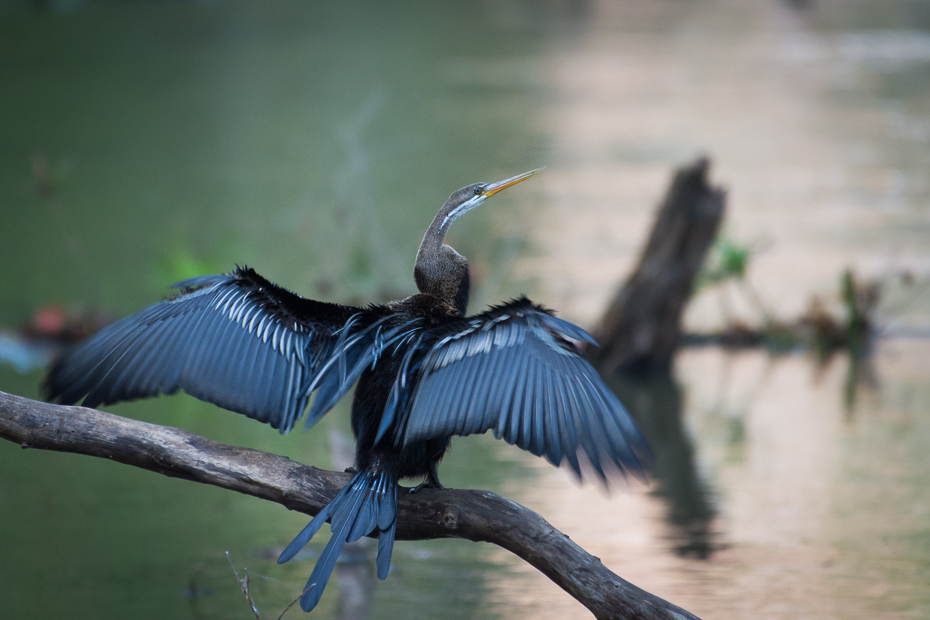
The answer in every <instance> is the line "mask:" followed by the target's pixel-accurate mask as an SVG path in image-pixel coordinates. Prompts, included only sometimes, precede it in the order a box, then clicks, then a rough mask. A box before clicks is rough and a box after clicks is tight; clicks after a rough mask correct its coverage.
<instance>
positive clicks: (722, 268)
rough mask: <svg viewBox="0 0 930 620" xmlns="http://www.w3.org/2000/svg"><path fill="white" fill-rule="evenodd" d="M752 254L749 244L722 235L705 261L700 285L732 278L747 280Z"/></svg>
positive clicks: (712, 283) (710, 284) (708, 284)
mask: <svg viewBox="0 0 930 620" xmlns="http://www.w3.org/2000/svg"><path fill="white" fill-rule="evenodd" d="M751 256H752V250H751V249H750V247H749V246H748V245H743V244H740V243H737V242H736V241H734V240H733V239H732V238H730V237H727V236H725V235H721V236H720V237H718V238H717V241H715V242H714V245H713V246H712V247H711V250H710V254H709V255H708V256H707V259H706V260H705V262H704V269H703V270H702V271H701V275H700V279H699V281H698V286H699V287H701V286H712V285H714V284H719V283H721V282H725V281H726V280H730V279H733V280H740V281H742V280H745V278H746V271H747V270H748V269H749V259H750V257H751Z"/></svg>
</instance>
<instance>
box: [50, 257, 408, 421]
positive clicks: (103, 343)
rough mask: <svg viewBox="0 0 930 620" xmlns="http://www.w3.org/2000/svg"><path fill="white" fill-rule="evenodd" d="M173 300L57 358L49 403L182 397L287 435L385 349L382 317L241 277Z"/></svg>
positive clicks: (207, 282)
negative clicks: (312, 398) (181, 393)
mask: <svg viewBox="0 0 930 620" xmlns="http://www.w3.org/2000/svg"><path fill="white" fill-rule="evenodd" d="M175 286H176V287H177V288H179V289H181V291H182V292H181V293H180V294H179V295H177V296H176V297H174V298H172V299H168V300H166V301H163V302H161V303H157V304H155V305H153V306H150V307H148V308H146V309H145V310H141V311H139V312H137V313H136V314H133V315H131V316H129V317H126V318H125V319H122V320H120V321H118V322H116V323H114V324H112V325H110V326H109V327H107V328H105V329H103V330H101V331H100V332H98V333H97V334H95V335H94V336H92V337H91V338H89V339H87V340H85V341H84V342H81V343H80V344H78V345H77V346H75V347H74V348H72V349H70V350H69V351H67V352H65V354H64V355H63V356H62V357H61V358H59V359H58V360H57V361H56V363H55V364H54V365H53V367H52V369H51V371H50V372H49V376H48V379H47V381H46V389H47V392H48V394H49V396H50V397H51V398H52V399H55V400H58V401H59V402H62V403H66V404H71V403H75V402H77V401H78V400H80V399H81V398H82V397H84V403H83V404H84V406H87V407H96V406H98V405H100V404H110V403H114V402H118V401H125V400H132V399H136V398H143V397H147V396H155V395H157V394H159V393H166V394H171V393H174V392H176V391H177V390H178V388H182V389H183V390H184V391H185V392H187V393H189V394H191V395H192V396H195V397H197V398H199V399H201V400H205V401H207V402H211V403H214V404H216V405H219V406H220V407H223V408H225V409H230V410H232V411H236V412H239V413H243V414H245V415H247V416H249V417H251V418H255V419H257V420H260V421H262V422H267V423H268V424H270V425H271V426H273V427H274V428H278V429H280V430H281V432H282V433H283V432H287V431H289V430H290V429H291V428H292V427H293V425H294V423H295V422H296V421H297V419H299V418H300V416H301V414H302V412H303V410H304V409H305V408H306V406H307V403H308V401H309V398H310V395H311V393H312V392H313V391H316V392H317V398H316V400H315V402H314V406H313V408H312V410H311V412H310V414H309V415H308V419H307V424H308V426H309V425H310V424H312V423H313V422H315V421H316V420H317V419H319V417H320V416H322V415H323V414H324V413H325V412H326V411H328V410H329V409H330V408H331V407H332V406H333V405H334V404H335V403H336V401H338V400H339V398H340V397H341V396H342V395H343V394H345V392H346V391H347V390H348V389H349V387H351V385H352V383H353V382H354V381H355V379H356V378H358V376H359V375H360V374H361V372H362V371H363V370H364V369H365V367H367V366H368V365H370V364H371V363H372V362H373V361H374V360H375V359H377V357H378V355H379V349H380V347H383V346H385V343H389V342H390V341H391V334H390V330H389V329H387V328H385V325H384V324H385V321H384V315H385V314H386V312H384V311H382V310H381V309H379V308H378V307H372V308H369V309H365V310H363V309H359V308H352V307H347V306H339V305H336V304H328V303H323V302H317V301H312V300H308V299H304V298H302V297H299V296H298V295H295V294H293V293H291V292H289V291H287V290H285V289H283V288H281V287H279V286H277V285H275V284H273V283H271V282H269V281H268V280H265V279H264V278H262V277H261V276H259V275H258V274H256V273H255V272H254V271H252V270H251V269H246V268H242V269H237V270H236V271H234V272H233V273H231V274H228V275H216V276H203V277H199V278H193V279H190V280H185V281H183V282H179V283H178V284H176V285H175Z"/></svg>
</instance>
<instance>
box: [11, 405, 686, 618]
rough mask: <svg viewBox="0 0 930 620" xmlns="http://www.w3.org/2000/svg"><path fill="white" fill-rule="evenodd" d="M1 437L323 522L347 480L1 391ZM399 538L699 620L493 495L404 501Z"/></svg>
mask: <svg viewBox="0 0 930 620" xmlns="http://www.w3.org/2000/svg"><path fill="white" fill-rule="evenodd" d="M0 437H2V438H3V439H7V440H9V441H12V442H15V443H18V444H20V445H21V446H22V447H23V448H38V449H42V450H56V451H60V452H74V453H77V454H86V455H89V456H96V457H101V458H108V459H112V460H114V461H119V462H120V463H125V464H127V465H133V466H135V467H141V468H143V469H148V470H151V471H156V472H158V473H161V474H164V475H166V476H174V477H177V478H184V479H187V480H193V481H195V482H202V483H206V484H212V485H215V486H218V487H222V488H224V489H230V490H233V491H239V492H240V493H245V494H248V495H253V496H255V497H260V498H262V499H267V500H270V501H273V502H277V503H279V504H283V505H284V506H286V507H288V508H290V509H291V510H298V511H300V512H304V513H306V514H309V515H315V514H316V513H317V512H319V511H320V509H321V508H322V507H323V506H325V505H326V504H327V503H328V502H329V501H330V500H331V499H332V498H333V497H334V496H335V495H336V493H337V492H338V491H339V489H341V488H342V486H343V485H344V484H345V483H346V482H348V480H349V478H350V476H349V474H345V473H338V472H330V471H323V470H320V469H317V468H315V467H310V466H307V465H302V464H300V463H297V462H295V461H292V460H290V459H288V458H286V457H282V456H276V455H274V454H269V453H266V452H261V451H259V450H252V449H249V448H239V447H235V446H230V445H227V444H222V443H219V442H216V441H211V440H209V439H206V438H203V437H200V436H198V435H194V434H193V433H189V432H187V431H184V430H181V429H177V428H171V427H166V426H159V425H157V424H149V423H146V422H139V421H137V420H131V419H128V418H123V417H120V416H116V415H112V414H109V413H104V412H101V411H96V410H94V409H85V408H84V407H64V406H60V405H51V404H48V403H43V402H38V401H34V400H30V399H27V398H22V397H19V396H13V395H11V394H6V393H4V392H0ZM399 503H400V505H399V507H398V510H399V512H398V526H397V538H398V539H400V540H424V539H432V538H464V539H467V540H473V541H483V542H490V543H494V544H496V545H499V546H501V547H503V548H504V549H507V550H509V551H511V552H512V553H514V554H516V555H517V556H519V557H520V558H523V559H524V560H526V561H527V562H529V563H530V564H532V565H533V566H534V567H536V568H537V569H538V570H540V571H541V572H542V573H543V574H545V575H546V576H547V577H549V578H550V579H551V580H552V581H554V582H555V583H556V584H558V585H559V586H560V587H561V588H562V589H564V590H565V591H566V592H568V593H569V594H570V595H572V596H573V597H574V598H576V599H577V600H578V601H579V602H581V604H583V605H584V606H585V607H587V608H588V609H589V610H590V611H591V612H592V613H593V614H594V615H595V616H596V617H597V618H604V619H607V618H611V619H618V620H619V619H624V620H633V619H636V620H655V619H659V618H669V619H672V618H673V619H691V618H695V616H694V615H692V614H690V613H689V612H687V611H685V610H683V609H681V608H679V607H676V606H674V605H672V604H671V603H669V602H667V601H665V600H663V599H661V598H659V597H657V596H654V595H652V594H650V593H648V592H646V591H644V590H641V589H640V588H637V587H636V586H634V585H633V584H631V583H629V582H627V581H624V580H623V579H621V578H620V577H618V576H617V575H615V574H614V573H613V572H611V571H610V570H608V569H607V567H605V566H604V565H603V564H602V563H601V561H600V560H599V559H598V558H595V557H593V556H591V555H590V554H588V553H587V552H585V551H584V549H582V548H581V547H579V546H578V545H576V544H575V543H573V542H572V541H571V540H569V538H568V537H567V536H565V535H564V534H562V533H561V532H559V531H558V530H556V529H555V528H554V527H552V526H551V525H549V524H548V523H547V522H546V521H545V520H544V519H543V518H542V517H540V516H539V515H538V514H536V513H535V512H533V511H532V510H529V509H528V508H525V507H523V506H521V505H519V504H517V503H515V502H512V501H509V500H507V499H504V498H502V497H499V496H498V495H495V494H494V493H490V492H488V491H464V490H453V489H445V490H432V489H423V490H421V491H420V492H419V493H416V494H414V495H409V494H406V493H404V494H401V497H400V502H399Z"/></svg>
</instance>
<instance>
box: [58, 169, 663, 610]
mask: <svg viewBox="0 0 930 620" xmlns="http://www.w3.org/2000/svg"><path fill="white" fill-rule="evenodd" d="M539 170H541V168H540V169H537V170H532V171H530V172H526V173H524V174H520V175H517V176H514V177H511V178H509V179H505V180H503V181H500V182H497V183H476V184H473V185H469V186H467V187H463V188H462V189H460V190H458V191H456V192H455V193H453V194H452V195H451V196H450V197H449V199H448V200H447V201H446V203H445V204H444V205H443V206H442V208H441V209H440V210H439V213H437V214H436V217H435V218H434V219H433V222H432V224H430V226H429V228H428V229H427V231H426V234H425V235H424V236H423V242H422V243H421V245H420V249H419V251H418V252H417V256H416V263H415V265H414V270H413V275H414V279H415V281H416V286H417V289H418V290H419V292H418V293H417V294H415V295H412V296H410V297H407V298H406V299H402V300H399V301H394V302H390V303H387V304H384V305H371V306H368V307H367V308H355V307H350V306H343V305H337V304H332V303H324V302H319V301H313V300H310V299H304V298H303V297H300V296H298V295H295V294H294V293H291V292H290V291H287V290H285V289H284V288H281V287H279V286H277V285H276V284H273V283H271V282H269V281H268V280H266V279H265V278H263V277H261V276H260V275H258V274H257V273H255V271H253V270H252V269H248V268H237V269H236V270H235V271H233V272H232V273H230V274H226V275H210V276H202V277H197V278H192V279H189V280H184V281H183V282H179V283H177V284H176V285H175V287H176V288H178V289H180V293H179V294H177V295H176V296H174V297H172V298H170V299H168V300H166V301H162V302H161V303H157V304H155V305H153V306H150V307H148V308H146V309H144V310H142V311H140V312H137V313H136V314H133V315H131V316H129V317H127V318H124V319H122V320H121V321H118V322H116V323H114V324H112V325H110V326H109V327H107V328H105V329H103V330H102V331H100V332H98V333H97V334H95V335H93V336H92V337H90V338H88V339H87V340H85V341H83V342H82V343H80V344H78V345H77V346H75V347H74V348H72V349H70V350H69V351H67V352H65V353H64V354H63V355H62V356H61V357H60V358H59V359H58V360H57V361H56V362H55V363H54V364H53V366H52V368H51V370H50V372H49V375H48V377H47V380H46V390H47V393H48V395H49V397H50V398H51V399H53V400H57V401H58V402H61V403H64V404H73V403H76V402H78V401H79V400H80V399H81V398H83V399H84V400H83V404H84V406H86V407H97V406H98V405H101V404H111V403H116V402H119V401H126V400H133V399H136V398H143V397H148V396H156V395H158V394H160V393H165V394H172V393H174V392H176V391H177V390H178V389H183V390H184V391H185V392H187V393H188V394H191V395H192V396H195V397H197V398H199V399H201V400H204V401H207V402H210V403H213V404H215V405H218V406H220V407H223V408H224V409H229V410H231V411H235V412H238V413H242V414H245V415H247V416H249V417H250V418H254V419H256V420H259V421H261V422H266V423H268V424H270V425H271V426H272V427H273V428H276V429H278V430H279V431H280V432H281V433H287V432H288V431H290V430H291V429H292V428H293V427H294V424H295V423H296V422H297V421H298V420H299V419H300V417H301V415H302V414H303V412H304V410H305V409H307V407H308V405H309V404H310V399H311V396H312V395H314V393H315V397H314V398H313V403H312V405H311V406H310V407H309V412H308V413H307V417H306V421H305V425H306V426H307V427H310V426H312V425H313V424H314V423H316V422H317V420H319V419H320V418H321V417H322V416H323V414H325V413H326V412H327V411H329V410H330V409H331V408H332V407H333V406H334V405H335V404H336V402H337V401H339V399H340V398H342V397H343V396H344V395H345V393H346V392H347V391H348V390H349V389H350V388H351V387H352V385H353V384H355V383H356V382H357V383H358V385H357V387H356V390H355V397H354V400H353V402H352V429H353V431H354V433H355V436H356V439H357V443H356V455H355V468H354V469H355V473H354V475H353V477H352V479H351V481H350V482H349V483H348V484H347V485H346V486H345V487H344V488H343V489H342V490H341V491H340V492H339V494H338V495H336V497H335V498H334V499H333V500H332V501H331V502H330V503H329V504H328V505H327V506H326V507H324V508H323V509H322V510H321V511H320V513H319V514H318V515H317V516H316V517H315V518H314V519H313V520H312V521H311V522H310V524H309V525H307V527H306V528H305V529H304V530H303V531H302V532H301V533H300V534H299V535H298V536H297V537H296V538H295V539H294V541H293V542H291V544H290V545H289V546H288V547H287V548H286V549H285V550H284V552H283V553H282V554H281V556H280V558H279V560H278V562H279V563H280V562H286V561H288V560H290V559H291V558H293V557H294V556H295V555H296V554H297V552H298V551H299V550H300V549H301V548H302V547H303V546H304V545H306V544H307V542H308V541H309V540H310V539H311V538H312V537H313V536H314V534H316V532H317V531H318V530H319V529H320V528H321V527H322V526H323V524H324V523H326V522H327V521H328V522H330V523H331V525H330V528H331V530H332V536H331V538H330V539H329V542H328V543H327V544H326V547H325V549H324V550H323V553H322V555H321V556H320V558H319V559H318V560H317V563H316V566H315V567H314V569H313V572H312V574H311V575H310V579H309V581H308V582H307V586H306V589H305V590H304V593H303V595H302V596H301V599H300V603H301V607H302V608H303V609H304V610H305V611H310V610H312V609H313V608H314V607H315V606H316V604H317V603H318V602H319V600H320V596H321V595H322V593H323V588H324V587H325V586H326V582H327V580H328V579H329V576H330V574H331V573H332V571H333V567H334V566H335V564H336V559H337V558H338V557H339V554H340V552H341V550H342V547H343V545H345V544H346V543H347V542H352V541H354V540H357V539H359V538H361V537H362V536H368V535H371V536H377V538H378V555H377V569H378V577H379V578H381V579H384V578H385V577H386V576H387V574H388V569H389V566H390V560H391V551H392V548H393V545H394V534H395V530H396V526H397V519H396V515H397V493H398V481H399V480H400V479H402V478H423V477H425V479H426V480H425V482H423V483H422V484H420V485H419V486H418V487H416V488H415V489H413V490H416V489H419V488H421V487H423V486H428V487H435V488H441V485H440V483H439V478H438V473H437V467H438V465H439V461H440V460H441V459H442V457H443V454H444V453H445V452H446V450H447V449H448V447H449V442H450V439H451V437H452V436H453V435H471V434H476V433H484V432H486V431H492V432H493V433H494V436H495V437H497V438H498V439H503V440H504V441H506V442H507V443H510V444H513V445H516V446H518V447H520V448H522V449H524V450H527V451H528V452H531V453H532V454H535V455H537V456H544V457H545V458H546V459H547V460H548V461H549V462H550V463H552V464H553V465H556V466H559V465H560V464H562V463H563V461H564V462H567V463H568V465H569V466H570V467H571V468H572V469H573V470H574V471H575V473H576V474H577V475H578V476H579V477H580V476H581V475H582V470H583V469H584V470H586V471H589V472H590V471H593V472H594V474H595V475H596V476H598V477H600V478H602V479H603V480H604V481H605V482H606V480H607V477H608V475H610V473H611V471H614V472H627V471H629V472H634V473H636V472H639V471H640V470H641V465H640V458H641V457H642V456H643V454H644V453H645V452H646V450H647V448H646V446H645V442H644V440H643V438H642V436H641V435H640V433H639V431H638V430H637V429H636V426H635V425H634V423H633V421H632V420H631V419H630V417H629V415H628V414H627V412H626V411H625V410H624V408H623V406H622V405H621V404H620V402H619V401H618V400H617V398H616V396H614V394H613V393H612V392H611V391H610V390H609V389H608V388H607V387H606V386H605V385H604V383H603V382H602V381H601V379H600V377H599V376H598V374H597V372H596V371H595V370H594V369H593V368H592V367H591V366H590V365H589V364H588V363H587V362H586V361H585V360H584V359H582V357H581V347H582V346H584V344H583V343H588V344H594V341H593V339H592V338H591V336H590V335H589V334H588V333H587V332H585V331H584V330H583V329H581V328H580V327H578V326H576V325H573V324H572V323H569V322H567V321H564V320H562V319H559V318H557V317H555V316H554V315H553V313H552V312H550V311H549V310H547V309H545V308H543V307H542V306H539V305H536V304H534V303H533V302H531V301H529V300H528V299H526V298H521V299H517V300H514V301H511V302H509V303H505V304H502V305H499V306H494V307H492V308H490V309H489V310H487V311H485V312H483V313H481V314H478V315H474V316H466V314H465V312H466V307H467V305H468V295H469V273H468V263H467V261H466V260H465V258H464V257H463V256H462V255H461V254H459V253H458V252H456V251H455V250H454V249H452V248H451V247H450V246H448V245H444V240H445V237H446V233H447V232H448V230H449V227H450V226H451V225H452V223H453V222H455V221H456V220H457V219H458V218H460V217H461V216H462V215H464V214H465V213H467V212H468V211H471V210H472V209H474V208H475V207H477V206H479V205H480V204H482V203H483V202H484V201H485V200H487V199H488V198H490V197H491V196H493V195H494V194H496V193H498V192H500V191H502V190H504V189H506V188H508V187H511V186H513V185H516V184H517V183H519V182H521V181H523V180H525V179H528V178H529V177H531V176H532V175H534V174H536V173H537V172H539ZM584 463H587V465H586V466H584V467H583V464H584Z"/></svg>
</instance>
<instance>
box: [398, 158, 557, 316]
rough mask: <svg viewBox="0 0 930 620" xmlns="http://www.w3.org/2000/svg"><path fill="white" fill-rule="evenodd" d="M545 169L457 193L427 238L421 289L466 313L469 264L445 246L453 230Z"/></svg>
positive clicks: (420, 256)
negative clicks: (498, 195) (470, 214)
mask: <svg viewBox="0 0 930 620" xmlns="http://www.w3.org/2000/svg"><path fill="white" fill-rule="evenodd" d="M541 170H543V168H536V169H535V170H530V171H529V172H524V173H523V174H518V175H516V176H513V177H510V178H509V179H504V180H503V181H498V182H497V183H474V184H472V185H468V186H466V187H463V188H462V189H460V190H457V191H455V192H453V193H452V195H451V196H449V199H448V200H447V201H446V204H444V205H443V206H442V208H441V209H440V210H439V213H437V214H436V217H435V218H433V223H432V224H430V227H429V228H428V229H427V230H426V234H425V235H423V242H422V243H421V244H420V250H419V251H418V252H417V262H416V265H415V266H414V269H413V276H414V279H415V280H416V283H417V289H419V291H420V292H421V293H426V294H429V295H433V296H435V297H438V298H440V299H443V300H444V301H447V302H449V303H450V305H452V306H453V307H455V308H457V309H459V311H460V312H461V313H463V314H464V312H465V306H466V305H467V303H468V289H469V278H468V262H467V261H466V260H465V257H464V256H462V255H461V254H459V253H458V252H456V251H455V250H454V249H452V248H451V247H449V246H447V245H443V241H445V238H446V233H447V232H448V230H449V227H450V226H451V225H452V223H453V222H454V221H455V220H457V219H459V218H460V217H462V216H463V215H465V214H466V213H468V212H469V211H471V210H472V209H474V208H475V207H477V206H479V205H481V203H483V202H484V201H485V200H487V199H488V198H490V197H491V196H493V195H494V194H496V193H498V192H500V191H503V190H505V189H507V188H508V187H513V186H514V185H516V184H517V183H519V182H520V181H525V180H526V179H528V178H530V177H531V176H533V175H534V174H536V173H537V172H539V171H541Z"/></svg>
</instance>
